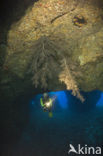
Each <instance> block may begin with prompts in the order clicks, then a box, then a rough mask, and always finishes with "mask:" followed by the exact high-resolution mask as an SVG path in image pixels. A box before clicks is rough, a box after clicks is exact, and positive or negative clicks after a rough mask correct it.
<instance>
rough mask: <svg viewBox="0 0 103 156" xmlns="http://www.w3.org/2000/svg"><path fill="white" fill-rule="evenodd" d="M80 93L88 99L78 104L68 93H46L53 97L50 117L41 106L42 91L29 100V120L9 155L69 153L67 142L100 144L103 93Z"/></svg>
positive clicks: (27, 155)
mask: <svg viewBox="0 0 103 156" xmlns="http://www.w3.org/2000/svg"><path fill="white" fill-rule="evenodd" d="M83 95H84V97H85V98H88V100H87V99H86V100H85V102H84V103H81V102H80V100H78V99H76V98H75V97H73V96H72V95H71V92H66V91H59V92H50V93H49V96H50V97H51V98H54V102H53V117H52V118H50V117H49V116H48V112H44V111H43V110H42V108H41V106H40V97H41V96H42V94H39V95H37V96H34V97H33V98H32V99H30V101H29V107H30V110H29V121H28V124H27V125H26V127H25V129H24V130H23V133H22V135H21V138H20V139H19V140H18V142H17V143H15V144H13V145H12V147H11V152H10V153H12V154H11V156H68V150H69V144H72V145H74V146H77V145H78V144H81V145H85V144H87V145H88V146H93V147H94V146H102V144H103V100H102V99H103V93H102V92H99V91H95V92H91V93H83ZM94 95H95V96H94ZM94 99H95V101H96V103H95V102H94V103H95V105H96V107H94V104H93V105H92V106H93V107H92V108H91V107H89V104H90V103H91V102H92V101H94ZM89 102H90V103H89ZM86 103H87V107H86V106H85V105H86ZM71 104H72V105H73V106H72V107H71ZM76 104H77V105H76ZM73 107H74V109H73ZM77 107H78V108H79V109H77ZM84 107H85V108H86V111H84V109H83V108H84ZM76 109H77V111H76ZM82 110H83V111H82ZM8 156H9V155H8Z"/></svg>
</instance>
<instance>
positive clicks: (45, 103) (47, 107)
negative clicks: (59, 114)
mask: <svg viewBox="0 0 103 156" xmlns="http://www.w3.org/2000/svg"><path fill="white" fill-rule="evenodd" d="M40 104H41V106H42V108H43V110H44V111H48V112H49V117H52V116H53V114H52V106H53V101H52V99H51V98H50V97H49V95H48V94H47V93H44V94H43V97H41V98H40Z"/></svg>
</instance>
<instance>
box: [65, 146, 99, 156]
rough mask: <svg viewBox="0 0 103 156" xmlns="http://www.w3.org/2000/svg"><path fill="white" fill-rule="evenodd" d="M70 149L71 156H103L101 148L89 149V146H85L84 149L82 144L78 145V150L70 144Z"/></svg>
mask: <svg viewBox="0 0 103 156" xmlns="http://www.w3.org/2000/svg"><path fill="white" fill-rule="evenodd" d="M69 146H70V148H69V151H68V154H69V155H70V154H71V153H75V154H90V155H91V154H96V155H98V154H101V153H102V149H101V147H95V148H94V147H88V146H87V145H85V146H84V147H82V146H81V145H80V144H78V147H77V149H76V148H75V147H74V146H73V145H72V144H70V145H69Z"/></svg>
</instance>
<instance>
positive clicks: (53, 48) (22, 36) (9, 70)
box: [0, 0, 103, 97]
mask: <svg viewBox="0 0 103 156" xmlns="http://www.w3.org/2000/svg"><path fill="white" fill-rule="evenodd" d="M27 2H28V1H27ZM27 2H26V1H24V4H25V3H27ZM20 3H21V2H20ZM20 3H19V4H18V8H20V12H22V8H21V4H20ZM23 9H24V8H23ZM18 10H19V9H18ZM24 10H25V11H24V12H23V15H22V16H21V17H20V16H19V15H20V12H19V15H18V12H17V9H16V10H14V11H13V15H10V17H9V18H10V19H11V18H12V17H13V19H14V20H13V21H12V20H11V21H12V22H11V23H10V24H9V28H8V27H7V25H8V20H7V22H6V25H3V26H2V27H1V30H2V29H3V30H4V31H2V36H3V37H2V39H1V40H0V43H1V44H0V55H1V57H0V61H1V62H2V63H1V68H0V75H1V77H0V86H1V89H0V90H1V92H2V95H3V96H7V95H8V96H10V97H15V96H18V95H20V94H25V93H26V94H27V93H28V92H29V93H30V92H31V93H34V92H35V93H37V90H39V91H40V92H42V91H50V90H63V89H70V90H73V91H74V94H77V92H78V90H83V91H91V90H96V89H98V90H103V85H102V82H103V2H102V0H85V1H84V0H63V1H61V0H49V1H48V0H39V1H36V2H33V1H32V5H31V6H28V7H26V9H24ZM18 16H19V17H20V18H18ZM16 19H18V20H16ZM5 32H6V33H5ZM5 34H6V35H5ZM4 36H6V37H4ZM4 54H5V57H3V55H4ZM63 60H65V61H66V65H65V64H63ZM36 87H37V89H36ZM34 90H35V91H34Z"/></svg>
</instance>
